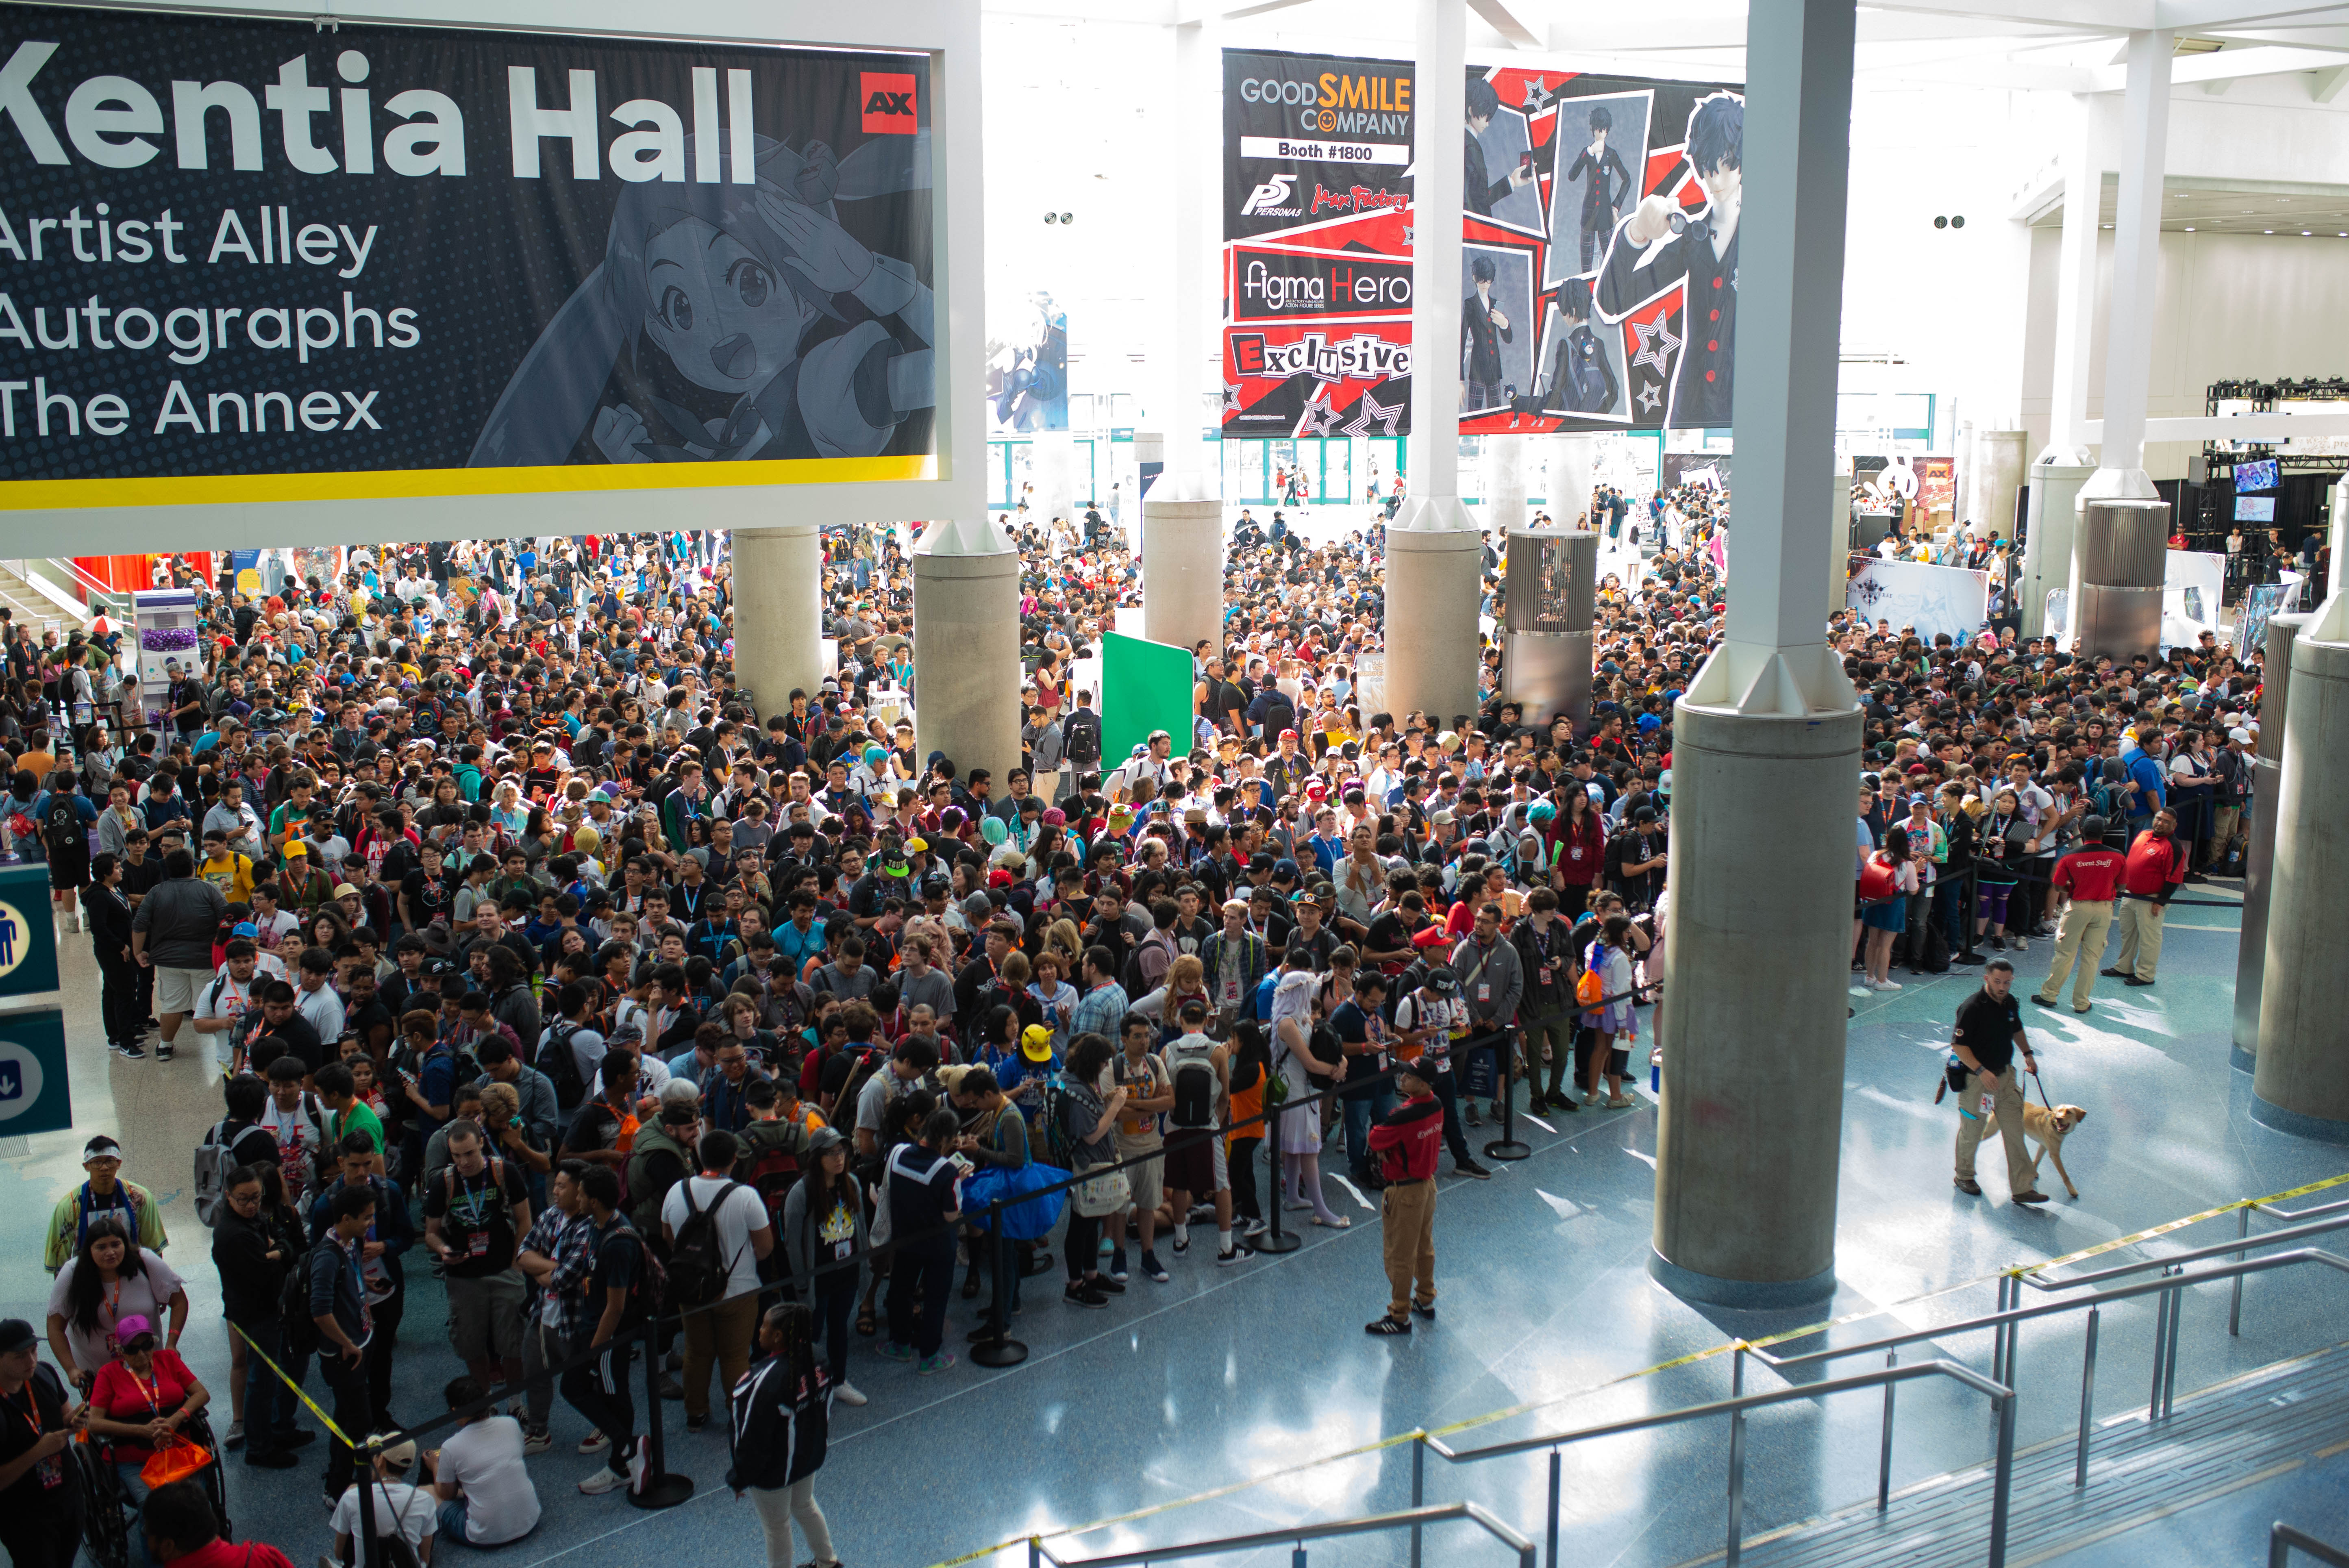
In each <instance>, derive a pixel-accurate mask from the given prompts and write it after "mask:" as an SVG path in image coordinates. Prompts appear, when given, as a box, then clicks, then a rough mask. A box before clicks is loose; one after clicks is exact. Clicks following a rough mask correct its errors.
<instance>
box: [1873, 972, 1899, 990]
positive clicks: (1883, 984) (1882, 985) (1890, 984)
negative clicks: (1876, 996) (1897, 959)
mask: <svg viewBox="0 0 2349 1568" xmlns="http://www.w3.org/2000/svg"><path fill="white" fill-rule="evenodd" d="M1876 988H1877V989H1878V990H1879V991H1898V990H1899V989H1900V982H1899V981H1898V980H1895V979H1893V978H1892V977H1891V976H1889V975H1887V976H1886V977H1885V978H1883V979H1881V980H1878V982H1877V983H1876Z"/></svg>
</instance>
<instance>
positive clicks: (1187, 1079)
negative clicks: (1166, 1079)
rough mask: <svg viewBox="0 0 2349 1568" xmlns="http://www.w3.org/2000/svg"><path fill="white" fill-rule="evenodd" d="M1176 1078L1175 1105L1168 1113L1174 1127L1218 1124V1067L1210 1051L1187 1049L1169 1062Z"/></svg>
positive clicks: (1187, 1127) (1197, 1126)
mask: <svg viewBox="0 0 2349 1568" xmlns="http://www.w3.org/2000/svg"><path fill="white" fill-rule="evenodd" d="M1167 1067H1168V1070H1169V1073H1170V1075H1171V1076H1172V1077H1173V1078H1174V1108H1173V1109H1170V1110H1168V1111H1167V1113H1166V1122H1167V1125H1168V1126H1170V1127H1179V1128H1183V1129H1185V1130H1189V1129H1195V1128H1203V1127H1213V1126H1214V1125H1215V1124H1216V1066H1215V1064H1214V1063H1213V1062H1211V1061H1209V1060H1208V1059H1207V1055H1206V1052H1203V1051H1200V1052H1186V1053H1185V1054H1184V1055H1183V1056H1181V1057H1176V1058H1175V1059H1174V1060H1173V1061H1171V1062H1169V1063H1168V1064H1167Z"/></svg>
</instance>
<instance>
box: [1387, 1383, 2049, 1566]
mask: <svg viewBox="0 0 2349 1568" xmlns="http://www.w3.org/2000/svg"><path fill="white" fill-rule="evenodd" d="M1739 1345H1740V1346H1741V1347H1742V1346H1744V1341H1742V1340H1741V1341H1739ZM1736 1377H1737V1379H1738V1381H1737V1382H1736V1384H1735V1385H1734V1386H1733V1392H1732V1393H1731V1395H1730V1397H1729V1398H1726V1399H1715V1400H1713V1401H1712V1402H1710V1403H1708V1404H1703V1405H1691V1406H1688V1407H1687V1408H1683V1409H1678V1410H1656V1411H1651V1412H1650V1413H1649V1414H1647V1415H1644V1416H1629V1417H1625V1418H1622V1419H1620V1420H1615V1421H1601V1422H1600V1423H1599V1424H1598V1425H1597V1426H1591V1427H1578V1428H1576V1429H1573V1430H1572V1431H1566V1432H1550V1433H1547V1434H1545V1435H1543V1436H1541V1437H1534V1438H1515V1439H1510V1440H1509V1441H1507V1442H1503V1443H1490V1444H1487V1445H1486V1446H1485V1447H1483V1448H1480V1449H1453V1448H1451V1447H1449V1446H1447V1445H1446V1444H1445V1443H1444V1440H1443V1439H1441V1438H1436V1437H1433V1436H1430V1435H1429V1434H1428V1432H1427V1431H1426V1430H1425V1429H1421V1430H1419V1431H1416V1432H1413V1433H1412V1434H1411V1438H1412V1455H1411V1501H1412V1505H1413V1507H1414V1508H1416V1507H1418V1506H1419V1505H1420V1504H1421V1503H1423V1501H1425V1499H1426V1488H1427V1455H1428V1454H1429V1453H1430V1452H1431V1451H1432V1452H1433V1453H1434V1455H1435V1456H1436V1457H1437V1458H1438V1459H1440V1460H1444V1462H1445V1463H1447V1464H1476V1463H1479V1462H1481V1461H1483V1460H1492V1459H1504V1458H1506V1457H1508V1456H1509V1455H1512V1454H1522V1453H1531V1452H1533V1451H1534V1450H1535V1449H1549V1451H1550V1452H1549V1532H1548V1551H1547V1558H1546V1562H1547V1568H1557V1562H1558V1544H1557V1534H1558V1513H1559V1509H1560V1506H1561V1499H1562V1495H1563V1491H1564V1460H1563V1459H1562V1457H1561V1453H1560V1450H1561V1449H1564V1448H1566V1446H1567V1445H1568V1444H1570V1443H1578V1442H1584V1441H1587V1440H1588V1439H1593V1438H1609V1437H1616V1436H1619V1435H1620V1434H1622V1433H1625V1432H1636V1431H1643V1430H1646V1429H1650V1428H1654V1427H1669V1426H1675V1425H1678V1424H1679V1423H1681V1422H1682V1421H1696V1420H1703V1419H1706V1418H1711V1417H1715V1416H1727V1417H1728V1418H1729V1536H1728V1543H1727V1548H1726V1554H1725V1555H1726V1561H1727V1564H1728V1568H1736V1564H1737V1562H1738V1558H1739V1555H1740V1553H1741V1552H1742V1551H1743V1548H1744V1513H1745V1412H1746V1411H1748V1410H1754V1409H1760V1408H1764V1407H1765V1406H1769V1405H1784V1404H1791V1403H1793V1402H1795V1401H1796V1400H1809V1399H1819V1398H1826V1396H1827V1395H1829V1394H1847V1393H1850V1392H1852V1391H1854V1390H1856V1389H1860V1388H1875V1387H1881V1388H1883V1390H1884V1443H1883V1450H1882V1457H1881V1460H1880V1461H1879V1465H1878V1472H1877V1504H1876V1506H1877V1508H1878V1511H1881V1510H1883V1509H1884V1508H1885V1507H1886V1506H1887V1505H1888V1504H1889V1501H1890V1497H1891V1478H1892V1390H1893V1388H1894V1387H1896V1386H1898V1385H1899V1384H1902V1383H1907V1382H1910V1381H1912V1380H1914V1379H1917V1378H1920V1377H1950V1378H1954V1379H1955V1380H1957V1381H1958V1382H1961V1383H1963V1384H1965V1385H1966V1386H1967V1387H1971V1388H1973V1389H1975V1390H1977V1391H1978V1392H1980V1393H1982V1394H1985V1395H1987V1396H1989V1398H1990V1400H1991V1403H1992V1407H1993V1408H1995V1409H1996V1410H1997V1412H1998V1457H1997V1460H1996V1463H1995V1467H1994V1470H1993V1472H1992V1489H1991V1522H1990V1560H1989V1561H1990V1568H2003V1564H2004V1563H2005V1562H2006V1522H2007V1511H2008V1505H2009V1502H2010V1501H2011V1498H2012V1494H2013V1474H2014V1390H2013V1388H2012V1387H2008V1386H2006V1385H2003V1384H2001V1383H1997V1382H1993V1381H1992V1379H1990V1378H1988V1377H1983V1376H1982V1374H1981V1373H1979V1372H1976V1371H1975V1370H1974V1369H1973V1368H1972V1367H1967V1366H1963V1365H1961V1363H1959V1362H1955V1361H1918V1362H1913V1363H1911V1364H1910V1365H1909V1366H1906V1367H1902V1366H1899V1364H1898V1363H1897V1362H1896V1361H1894V1360H1891V1359H1888V1360H1887V1361H1886V1363H1885V1367H1884V1369H1883V1370H1882V1371H1880V1372H1860V1373H1854V1374H1853V1375H1851V1376H1849V1377H1832V1378H1829V1379H1827V1380H1826V1381H1825V1382H1821V1383H1811V1384H1806V1385H1803V1386H1799V1387H1785V1388H1777V1389H1773V1390H1771V1391H1770V1392H1768V1393H1764V1394H1748V1393H1746V1392H1744V1362H1743V1360H1742V1359H1741V1360H1740V1362H1739V1363H1738V1370H1737V1373H1736ZM1411 1565H1412V1568H1421V1563H1420V1538H1419V1532H1418V1530H1417V1529H1415V1528H1414V1529H1413V1532H1412V1538H1411Z"/></svg>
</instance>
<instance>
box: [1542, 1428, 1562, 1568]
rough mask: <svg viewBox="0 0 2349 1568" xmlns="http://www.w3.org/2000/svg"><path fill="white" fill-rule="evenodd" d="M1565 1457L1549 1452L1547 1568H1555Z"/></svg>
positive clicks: (1554, 1451)
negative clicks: (1558, 1516)
mask: <svg viewBox="0 0 2349 1568" xmlns="http://www.w3.org/2000/svg"><path fill="white" fill-rule="evenodd" d="M1565 1470H1566V1456H1565V1455H1564V1454H1562V1453H1560V1452H1559V1451H1558V1450H1557V1449H1550V1451H1549V1555H1548V1557H1547V1559H1546V1560H1545V1561H1546V1562H1547V1568H1557V1515H1558V1510H1559V1509H1560V1507H1561V1506H1563V1504H1564V1502H1565V1498H1564V1495H1563V1494H1564V1492H1565V1490H1566V1475H1565Z"/></svg>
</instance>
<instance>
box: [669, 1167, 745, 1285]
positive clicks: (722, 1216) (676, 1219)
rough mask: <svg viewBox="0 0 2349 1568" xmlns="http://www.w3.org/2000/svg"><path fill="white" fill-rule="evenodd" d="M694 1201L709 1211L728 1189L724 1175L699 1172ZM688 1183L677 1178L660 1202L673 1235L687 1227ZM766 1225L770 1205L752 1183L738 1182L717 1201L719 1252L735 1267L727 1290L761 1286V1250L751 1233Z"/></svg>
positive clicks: (695, 1178) (729, 1277) (695, 1182)
mask: <svg viewBox="0 0 2349 1568" xmlns="http://www.w3.org/2000/svg"><path fill="white" fill-rule="evenodd" d="M692 1186H693V1201H694V1202H697V1203H698V1204H700V1205H701V1207H702V1209H703V1211H704V1212H708V1211H709V1207H710V1205H712V1204H713V1203H718V1194H719V1192H721V1191H724V1190H725V1187H726V1178H725V1177H723V1176H696V1177H694V1178H693V1179H692ZM685 1189H686V1183H685V1182H683V1181H680V1182H678V1184H677V1185H676V1186H674V1187H672V1188H670V1189H669V1190H668V1197H667V1199H666V1200H665V1201H664V1202H662V1204H661V1223H662V1224H663V1225H664V1226H666V1227H667V1229H668V1232H669V1233H670V1234H671V1235H675V1234H676V1233H678V1232H681V1231H683V1230H684V1229H685V1222H686V1219H687V1217H688V1216H687V1212H686V1207H685ZM766 1228H767V1205H766V1202H765V1201H764V1200H762V1199H761V1197H760V1196H759V1193H758V1190H757V1189H756V1188H753V1187H744V1186H739V1185H738V1186H737V1187H736V1188H735V1189H734V1191H732V1192H730V1193H729V1194H728V1195H727V1198H726V1201H725V1202H723V1203H720V1204H719V1205H718V1255H719V1256H720V1257H722V1258H727V1259H730V1261H731V1263H732V1265H733V1266H732V1271H731V1272H730V1274H728V1275H727V1279H726V1294H727V1295H730V1296H736V1295H743V1294H744V1293H746V1292H749V1291H754V1290H757V1289H758V1288H759V1254H758V1252H757V1250H756V1249H755V1248H753V1247H752V1246H751V1245H750V1233H751V1232H753V1231H763V1230H765V1229H766Z"/></svg>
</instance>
